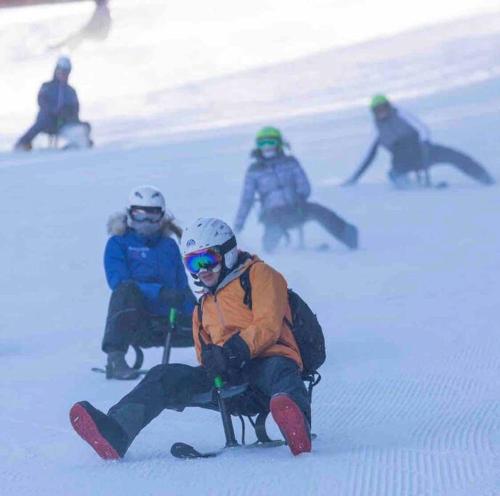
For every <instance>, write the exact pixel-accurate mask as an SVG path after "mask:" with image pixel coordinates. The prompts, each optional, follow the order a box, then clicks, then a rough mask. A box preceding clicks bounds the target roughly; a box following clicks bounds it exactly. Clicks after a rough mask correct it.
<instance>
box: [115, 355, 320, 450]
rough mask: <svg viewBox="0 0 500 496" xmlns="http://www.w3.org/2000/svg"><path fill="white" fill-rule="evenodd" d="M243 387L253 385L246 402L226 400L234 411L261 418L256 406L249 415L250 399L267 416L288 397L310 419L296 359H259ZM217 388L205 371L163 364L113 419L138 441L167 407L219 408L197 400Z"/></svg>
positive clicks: (244, 378)
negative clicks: (276, 401)
mask: <svg viewBox="0 0 500 496" xmlns="http://www.w3.org/2000/svg"><path fill="white" fill-rule="evenodd" d="M241 383H248V384H249V393H244V394H247V397H245V398H231V399H229V400H226V401H227V402H229V404H228V409H229V411H230V412H231V413H233V414H237V413H240V414H242V415H245V414H249V415H255V414H256V413H258V412H256V411H255V410H253V407H252V408H251V410H253V411H249V412H247V411H245V406H246V405H248V403H249V402H250V401H253V402H254V403H260V405H261V406H260V409H259V411H260V412H267V411H269V401H270V399H271V397H272V396H274V395H275V394H279V393H285V394H288V395H289V396H290V397H291V398H292V399H293V400H294V401H295V403H297V405H298V406H299V408H300V409H301V410H302V411H303V412H304V415H306V417H307V419H308V420H309V421H310V418H311V410H310V404H309V398H308V395H307V390H306V387H305V386H304V383H303V382H302V379H301V376H300V371H299V368H298V367H297V365H296V364H295V362H294V361H293V360H291V359H289V358H285V357H282V356H273V357H268V358H255V359H253V360H251V361H250V362H248V363H247V364H246V365H245V367H243V369H242V376H241ZM211 390H212V384H211V382H210V380H209V377H208V375H207V373H206V370H205V369H204V368H203V367H191V366H189V365H184V364H171V365H157V366H156V367H153V368H152V369H151V370H150V371H149V372H148V373H147V375H146V376H145V377H144V379H143V380H142V381H141V382H140V383H139V384H138V385H137V386H136V387H135V388H134V389H133V390H132V391H131V392H130V393H129V394H127V395H126V396H125V397H124V398H122V399H121V400H120V401H119V402H118V403H117V404H116V405H114V406H113V407H111V408H110V410H109V411H108V415H109V416H110V417H112V418H113V419H115V420H116V421H117V422H118V423H119V424H120V425H121V427H122V428H123V429H124V430H125V432H126V433H127V434H128V436H129V439H130V441H132V440H133V439H134V438H135V437H136V436H137V434H138V433H139V432H140V431H141V430H142V429H143V428H144V427H145V426H146V425H148V424H149V422H151V421H152V420H153V419H154V418H155V417H157V416H158V415H159V414H160V413H161V412H162V411H163V410H165V409H169V410H177V411H182V410H184V408H186V407H189V406H191V407H193V406H196V407H201V408H209V409H212V410H217V404H216V403H213V402H211V403H206V402H203V403H201V402H200V401H199V400H198V399H197V396H200V395H203V393H208V392H210V391H211ZM248 394H249V395H251V396H253V397H249V396H248ZM205 396H206V395H205Z"/></svg>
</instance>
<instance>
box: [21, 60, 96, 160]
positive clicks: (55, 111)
mask: <svg viewBox="0 0 500 496" xmlns="http://www.w3.org/2000/svg"><path fill="white" fill-rule="evenodd" d="M71 68H72V66H71V61H70V59H69V58H68V57H64V56H62V57H59V59H58V60H57V64H56V67H55V69H54V76H53V78H52V80H51V81H47V82H46V83H43V84H42V86H41V88H40V90H39V92H38V106H39V108H40V109H39V111H38V115H37V117H36V121H35V123H34V124H33V125H32V126H31V127H30V128H29V129H28V130H27V131H26V133H24V134H23V135H22V136H21V137H20V138H19V140H18V141H17V143H16V145H15V149H16V150H21V151H29V150H31V148H32V146H31V142H32V141H33V140H34V139H35V137H36V136H37V135H38V134H39V133H47V134H51V135H53V134H57V133H58V132H59V131H60V130H61V129H62V127H63V126H65V125H67V124H77V123H78V124H82V125H83V126H85V127H86V128H87V134H90V124H89V123H88V122H81V121H80V118H79V111H80V103H79V101H78V96H77V94H76V91H75V90H74V88H73V87H72V86H70V85H69V84H68V78H69V75H70V72H71Z"/></svg>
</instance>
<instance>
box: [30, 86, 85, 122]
mask: <svg viewBox="0 0 500 496" xmlns="http://www.w3.org/2000/svg"><path fill="white" fill-rule="evenodd" d="M38 105H39V106H40V111H41V112H45V113H48V114H50V115H53V116H55V117H59V118H60V119H62V120H64V121H65V122H78V120H79V118H78V113H79V111H80V104H79V102H78V96H77V94H76V91H75V90H74V89H73V88H72V87H71V86H70V85H69V84H67V83H62V82H60V81H58V80H57V79H53V80H52V81H48V82H46V83H43V84H42V86H41V87H40V91H39V92H38Z"/></svg>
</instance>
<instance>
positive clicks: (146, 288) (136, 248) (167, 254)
mask: <svg viewBox="0 0 500 496" xmlns="http://www.w3.org/2000/svg"><path fill="white" fill-rule="evenodd" d="M164 224H165V226H164V229H162V231H161V233H159V234H158V235H156V236H154V237H152V238H144V237H142V236H140V235H138V234H137V233H136V232H135V231H134V230H132V229H130V228H128V227H127V225H126V216H125V215H124V214H120V215H117V216H114V217H112V218H111V219H110V222H109V223H108V230H109V231H110V234H113V235H112V236H111V237H110V238H109V239H108V242H107V244H106V249H105V251H104V268H105V271H106V279H107V281H108V284H109V287H110V288H111V289H112V290H114V289H116V288H117V287H118V285H119V284H120V283H122V282H124V281H130V280H132V281H135V282H137V285H138V286H139V288H140V289H141V292H142V293H143V294H144V296H145V297H146V304H147V310H148V311H149V312H150V313H151V314H153V315H162V316H166V315H168V312H169V308H168V307H167V306H166V305H164V304H163V305H162V304H161V303H160V301H159V294H160V290H161V288H162V287H166V288H169V289H181V290H184V291H185V292H186V300H185V302H184V305H183V308H182V312H183V313H186V314H191V313H192V312H193V308H194V304H195V303H196V301H195V298H194V296H193V294H192V292H191V289H190V288H189V285H188V281H187V277H186V272H185V270H184V265H183V263H182V259H181V254H180V251H179V248H178V246H177V244H176V242H175V241H174V240H173V239H172V238H171V237H170V231H168V228H167V226H166V225H167V224H168V222H165V223H164Z"/></svg>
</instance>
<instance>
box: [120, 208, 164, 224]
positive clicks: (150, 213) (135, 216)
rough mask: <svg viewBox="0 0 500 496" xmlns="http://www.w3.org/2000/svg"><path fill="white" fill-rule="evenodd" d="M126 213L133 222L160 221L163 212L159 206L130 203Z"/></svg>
mask: <svg viewBox="0 0 500 496" xmlns="http://www.w3.org/2000/svg"><path fill="white" fill-rule="evenodd" d="M128 213H129V215H130V217H131V218H132V220H134V221H135V222H160V220H161V219H162V218H163V215H164V213H165V212H164V211H163V209H162V208H161V207H141V206H139V205H132V206H131V207H130V208H129V209H128Z"/></svg>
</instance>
